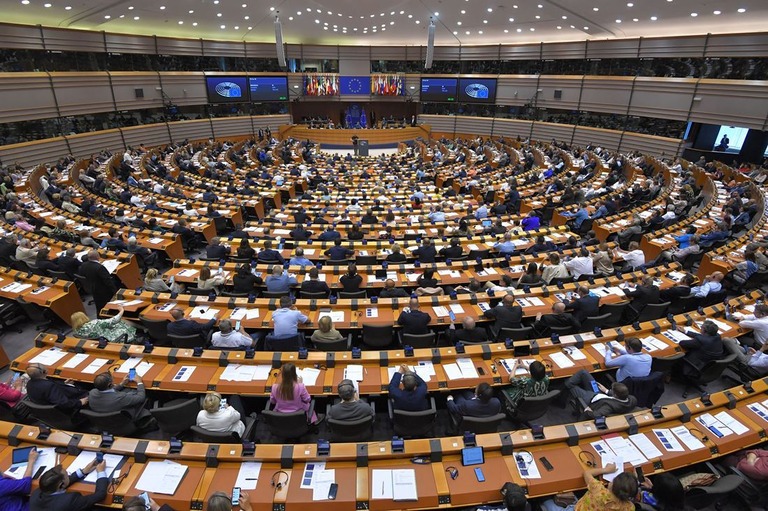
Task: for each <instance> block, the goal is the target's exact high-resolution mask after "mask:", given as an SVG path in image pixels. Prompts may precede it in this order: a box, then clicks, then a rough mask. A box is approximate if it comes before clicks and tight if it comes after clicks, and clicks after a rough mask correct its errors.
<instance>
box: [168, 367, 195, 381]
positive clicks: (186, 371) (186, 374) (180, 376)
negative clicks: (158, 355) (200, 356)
mask: <svg viewBox="0 0 768 511" xmlns="http://www.w3.org/2000/svg"><path fill="white" fill-rule="evenodd" d="M195 369H196V367H195V366H181V368H180V369H179V370H178V372H177V373H176V374H175V375H174V377H173V381H189V379H190V378H191V377H192V373H194V372H195Z"/></svg>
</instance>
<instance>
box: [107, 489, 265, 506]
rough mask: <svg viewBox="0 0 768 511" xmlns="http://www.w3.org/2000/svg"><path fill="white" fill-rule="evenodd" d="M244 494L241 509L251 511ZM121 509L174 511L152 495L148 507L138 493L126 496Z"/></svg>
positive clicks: (241, 493) (241, 494)
mask: <svg viewBox="0 0 768 511" xmlns="http://www.w3.org/2000/svg"><path fill="white" fill-rule="evenodd" d="M216 493H221V492H216ZM244 494H245V492H240V509H242V510H243V511H250V509H251V508H250V507H244V506H243V504H242V503H243V495H244ZM214 495H215V494H214ZM227 498H229V497H227ZM208 502H209V504H208V509H211V510H213V509H214V508H212V507H211V504H210V500H209V501H208ZM230 505H231V504H230ZM121 509H122V511H173V508H172V507H171V506H169V505H168V504H163V505H162V506H161V505H160V504H158V503H157V502H155V500H154V499H153V498H152V497H149V507H147V504H146V503H145V502H144V499H142V498H141V497H139V496H138V495H137V496H135V497H126V501H125V503H124V504H123V507H122V508H121Z"/></svg>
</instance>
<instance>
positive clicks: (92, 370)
mask: <svg viewBox="0 0 768 511" xmlns="http://www.w3.org/2000/svg"><path fill="white" fill-rule="evenodd" d="M107 362H108V360H107V359H106V358H94V359H93V360H91V363H90V364H88V365H87V366H85V368H84V369H83V371H82V372H83V374H96V371H98V370H99V369H101V368H102V367H104V366H105V365H106V363H107Z"/></svg>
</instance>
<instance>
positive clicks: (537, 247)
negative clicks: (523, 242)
mask: <svg viewBox="0 0 768 511" xmlns="http://www.w3.org/2000/svg"><path fill="white" fill-rule="evenodd" d="M550 250H555V244H554V243H552V242H551V241H547V239H546V238H545V237H544V236H542V235H539V236H536V242H535V243H534V244H533V245H531V246H530V247H528V248H527V249H525V252H524V253H525V254H526V255H527V254H541V253H542V252H549V251H550ZM531 264H535V263H531ZM537 282H538V280H537Z"/></svg>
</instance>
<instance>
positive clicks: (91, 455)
mask: <svg viewBox="0 0 768 511" xmlns="http://www.w3.org/2000/svg"><path fill="white" fill-rule="evenodd" d="M95 459H96V452H94V451H83V452H81V453H80V454H78V456H77V458H75V459H74V461H73V462H72V463H71V464H70V465H69V467H67V472H68V473H70V474H71V473H73V472H76V471H77V470H80V469H83V468H85V467H86V466H87V465H89V464H90V463H91V462H92V461H93V460H95ZM124 460H125V456H121V455H119V454H105V455H104V461H106V462H107V470H106V472H107V477H113V473H114V471H115V470H116V469H117V468H118V467H119V466H120V465H122V463H123V461H124ZM97 476H98V474H97V473H96V471H95V470H94V471H92V472H91V473H89V474H87V475H86V476H85V479H84V481H85V482H86V483H95V482H96V479H97Z"/></svg>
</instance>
